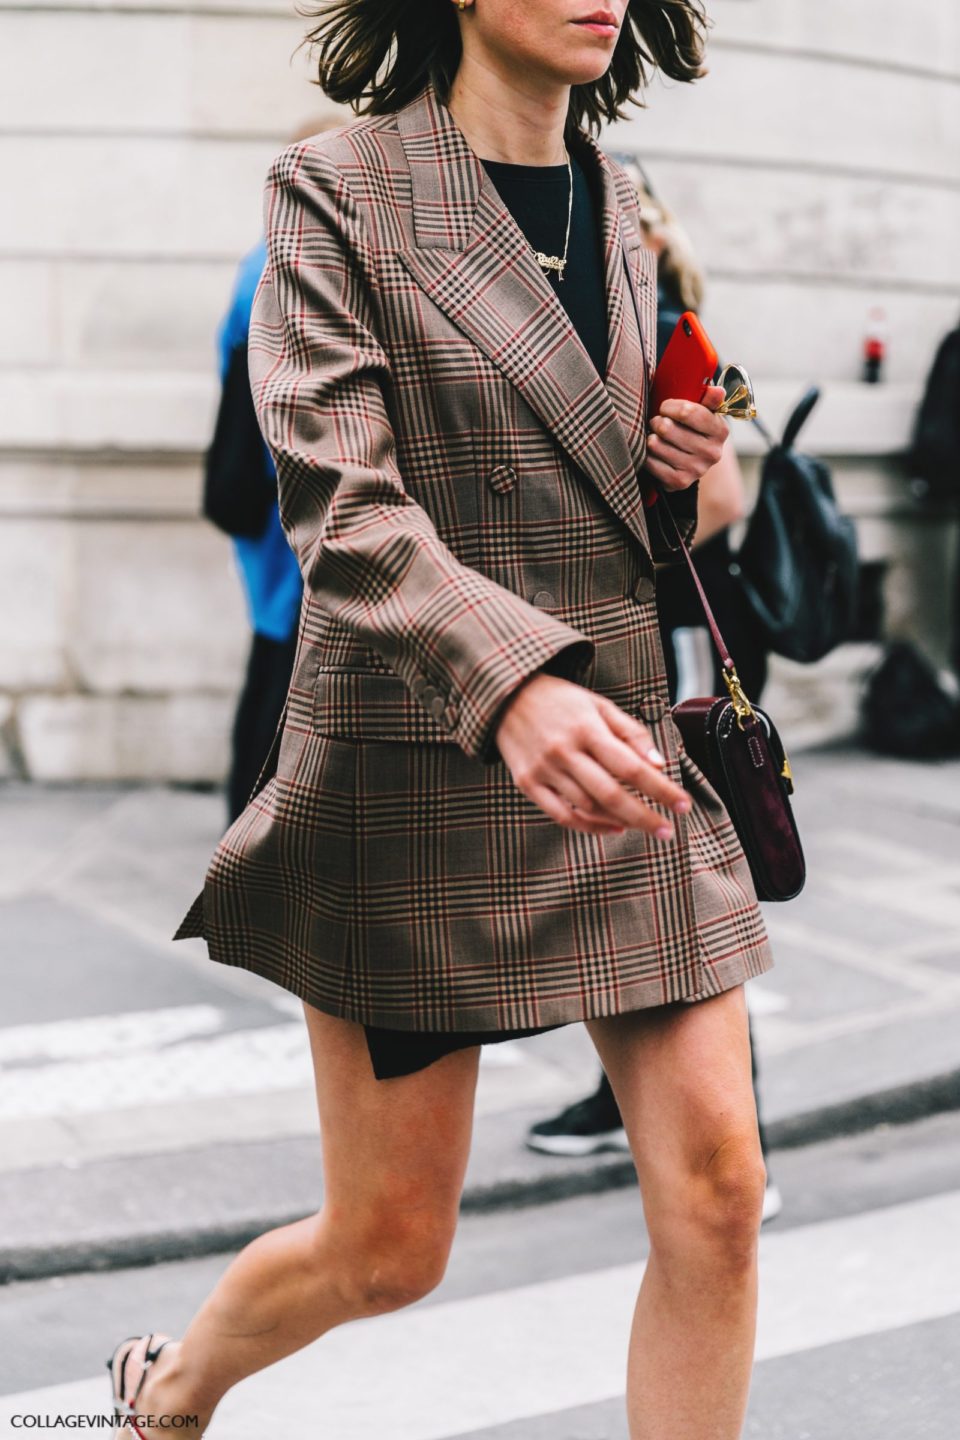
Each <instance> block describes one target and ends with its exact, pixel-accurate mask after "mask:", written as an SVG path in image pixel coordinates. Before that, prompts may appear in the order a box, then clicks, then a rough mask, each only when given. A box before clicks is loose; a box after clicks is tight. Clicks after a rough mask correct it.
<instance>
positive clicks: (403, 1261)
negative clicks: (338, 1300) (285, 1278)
mask: <svg viewBox="0 0 960 1440" xmlns="http://www.w3.org/2000/svg"><path fill="white" fill-rule="evenodd" d="M317 1218H318V1239H319V1245H318V1260H319V1262H320V1266H321V1268H322V1269H323V1270H324V1271H325V1272H326V1275H327V1278H328V1279H329V1278H331V1265H332V1269H333V1271H334V1273H335V1277H336V1283H337V1286H338V1288H339V1290H340V1292H341V1295H342V1297H343V1300H344V1304H345V1307H346V1309H347V1310H348V1311H349V1313H351V1314H353V1315H356V1316H358V1317H360V1316H364V1315H380V1314H384V1313H386V1312H387V1311H390V1310H399V1309H402V1307H403V1306H405V1305H412V1304H413V1303H414V1301H416V1300H421V1299H423V1297H424V1296H425V1295H428V1294H429V1293H430V1292H431V1291H432V1290H435V1289H436V1288H437V1286H438V1285H439V1284H440V1282H441V1280H442V1279H443V1277H444V1274H445V1273H446V1268H447V1260H448V1258H449V1255H450V1249H451V1246H452V1244H453V1237H454V1233H455V1230H456V1212H454V1213H453V1214H451V1213H450V1211H449V1209H448V1208H447V1207H439V1206H438V1207H436V1208H433V1207H432V1206H430V1205H429V1204H427V1205H424V1206H420V1207H417V1208H416V1209H415V1210H410V1209H405V1208H403V1207H401V1208H398V1207H396V1206H395V1205H393V1204H391V1203H390V1200H389V1197H385V1198H384V1201H383V1202H381V1203H378V1204H376V1205H373V1206H368V1207H366V1208H365V1210H363V1211H362V1212H359V1213H356V1214H354V1215H352V1216H350V1217H346V1216H342V1217H341V1218H340V1221H339V1223H338V1222H337V1218H336V1217H331V1216H330V1215H328V1214H326V1212H325V1211H321V1212H320V1215H319V1216H318V1217H317Z"/></svg>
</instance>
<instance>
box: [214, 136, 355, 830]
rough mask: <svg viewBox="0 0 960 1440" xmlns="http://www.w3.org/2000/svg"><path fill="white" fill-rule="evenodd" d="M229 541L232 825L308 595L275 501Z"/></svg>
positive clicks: (226, 333)
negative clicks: (234, 591) (238, 659)
mask: <svg viewBox="0 0 960 1440" xmlns="http://www.w3.org/2000/svg"><path fill="white" fill-rule="evenodd" d="M341 123H342V121H341V120H340V119H339V118H334V119H330V118H329V117H328V118H327V119H325V120H322V119H318V118H316V117H314V118H313V119H312V120H308V121H306V122H305V123H304V124H303V125H301V126H300V128H299V129H298V130H296V131H294V133H293V134H292V135H291V136H290V141H291V142H293V141H296V140H305V139H306V138H307V137H308V136H310V135H316V134H317V133H318V132H319V131H321V130H329V129H331V128H333V127H334V126H336V125H338V124H341ZM266 261H267V247H266V240H265V239H264V238H261V239H260V240H259V241H258V242H257V244H256V245H254V246H253V248H252V249H251V250H249V251H247V253H246V254H245V255H244V256H243V258H242V260H241V261H240V263H239V265H238V267H237V272H236V277H235V279H234V285H233V292H232V294H231V296H230V303H229V306H228V309H227V312H226V314H225V315H224V317H223V320H222V321H221V323H220V327H219V330H218V333H217V350H218V355H219V361H220V382H221V385H224V383H225V381H226V378H227V373H228V371H229V369H230V365H231V361H237V360H238V359H239V362H240V363H241V364H242V367H243V370H244V373H246V351H247V338H248V334H249V330H250V310H251V307H252V305H253V297H254V294H255V293H256V289H257V285H258V284H259V282H260V276H261V275H262V273H263V268H264V266H265V264H266ZM238 351H239V352H241V354H240V355H239V356H238V355H237V352H238ZM250 403H251V405H252V400H251V402H250ZM261 440H262V437H261ZM262 450H263V466H264V474H265V476H266V477H267V479H268V480H269V483H270V486H271V488H272V490H273V492H274V494H275V492H276V484H277V472H276V467H275V465H274V462H273V456H272V455H271V453H270V449H269V447H268V445H267V444H266V441H263V440H262ZM231 543H232V544H233V548H234V556H235V559H236V564H237V571H238V573H239V576H240V581H241V584H242V586H243V592H244V596H245V599H246V604H247V614H248V616H249V620H250V628H251V630H252V632H253V633H252V638H251V643H250V650H249V653H248V656H247V668H246V674H245V676H244V681H243V686H242V688H241V691H240V697H239V700H238V702H237V708H236V712H235V714H234V719H233V729H232V734H231V756H230V770H229V774H228V776H227V786H226V792H227V794H226V798H227V818H228V824H232V823H233V821H234V820H235V819H236V818H237V816H238V815H239V814H240V813H241V811H242V810H243V807H244V806H245V805H246V803H247V800H248V799H249V797H250V793H251V791H252V790H253V787H254V785H255V783H256V780H257V776H258V775H259V773H260V769H261V767H262V765H263V762H264V760H265V759H266V756H267V752H268V750H269V748H270V742H271V741H272V740H273V736H274V733H275V731H276V728H277V725H278V724H279V721H280V713H281V711H282V709H283V704H284V701H285V700H286V697H287V690H288V689H289V686H290V676H291V673H292V670H293V660H294V655H295V653H296V648H297V622H298V619H299V615H300V602H301V598H302V595H303V577H302V575H301V573H300V566H299V564H298V562H297V557H296V555H295V554H294V552H293V551H292V550H291V548H290V545H289V542H288V540H287V537H286V535H285V533H284V530H283V526H282V525H281V523H280V511H279V507H278V504H277V501H276V499H273V500H272V503H271V504H270V506H269V508H268V511H267V518H266V524H265V526H264V528H263V530H262V531H261V533H260V534H259V535H257V536H254V537H251V536H245V535H232V536H231Z"/></svg>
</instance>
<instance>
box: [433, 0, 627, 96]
mask: <svg viewBox="0 0 960 1440" xmlns="http://www.w3.org/2000/svg"><path fill="white" fill-rule="evenodd" d="M469 4H470V12H469V13H468V12H465V13H464V14H463V16H462V17H461V34H462V35H463V43H464V51H465V53H467V54H469V56H470V58H471V60H476V61H478V62H480V63H486V64H489V65H494V66H496V68H497V70H500V71H504V72H512V73H515V74H517V75H518V76H523V77H525V78H526V79H527V80H533V81H534V82H536V81H537V80H538V79H539V80H543V81H547V82H550V83H553V84H563V85H587V84H589V83H590V82H591V81H593V80H598V79H599V78H600V76H601V75H603V74H605V72H606V70H607V69H608V67H609V65H610V61H611V60H612V59H613V51H614V47H615V46H616V43H617V40H618V38H619V35H620V27H621V25H622V23H623V18H624V16H625V14H626V11H627V5H628V0H599V3H598V0H522V3H518V0H469Z"/></svg>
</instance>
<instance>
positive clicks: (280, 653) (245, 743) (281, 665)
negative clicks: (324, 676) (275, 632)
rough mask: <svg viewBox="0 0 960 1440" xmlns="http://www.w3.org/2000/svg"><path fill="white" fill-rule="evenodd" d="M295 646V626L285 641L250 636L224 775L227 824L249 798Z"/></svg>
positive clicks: (274, 726)
mask: <svg viewBox="0 0 960 1440" xmlns="http://www.w3.org/2000/svg"><path fill="white" fill-rule="evenodd" d="M296 649H297V630H296V627H294V630H293V634H292V635H291V636H290V638H289V640H271V639H270V638H269V636H267V635H257V634H254V636H253V641H252V643H251V645H250V654H249V656H248V657H247V673H246V676H245V677H244V682H243V689H242V690H241V691H240V699H239V701H238V702H237V710H236V714H235V715H234V720H233V735H232V739H231V746H232V753H231V759H230V774H229V776H228V777H227V812H228V823H229V824H232V823H233V821H234V820H236V818H237V816H238V815H239V814H240V812H241V811H242V810H243V808H244V806H245V805H246V803H247V801H248V800H249V798H250V792H251V790H252V789H253V787H254V785H255V784H256V782H257V776H258V775H259V774H260V771H261V769H262V767H263V762H264V760H266V758H267V751H268V750H269V749H270V742H271V741H272V739H273V737H274V734H275V733H276V729H277V724H278V722H279V720H280V712H281V710H282V709H283V702H284V701H285V700H286V698H287V691H288V689H289V688H290V676H291V674H292V673H293V659H294V655H295V654H296Z"/></svg>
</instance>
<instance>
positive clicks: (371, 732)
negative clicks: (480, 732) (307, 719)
mask: <svg viewBox="0 0 960 1440" xmlns="http://www.w3.org/2000/svg"><path fill="white" fill-rule="evenodd" d="M313 728H314V730H315V731H316V732H317V734H319V735H333V736H336V737H337V738H339V739H344V740H404V741H409V742H420V743H423V742H424V741H434V742H439V743H441V744H445V745H452V744H456V743H457V742H456V740H455V739H454V737H453V735H452V734H451V733H450V729H449V727H448V726H447V725H446V724H445V723H444V722H442V721H439V720H435V719H434V718H433V717H432V716H431V715H430V714H428V712H427V711H426V710H425V709H424V707H423V705H422V704H421V703H420V701H419V700H417V699H416V697H415V696H414V695H413V694H412V692H411V691H410V689H409V687H408V686H407V685H406V684H405V682H404V681H403V680H401V678H400V676H399V675H394V674H382V673H379V672H378V671H376V670H360V669H355V670H348V669H337V670H324V669H322V668H321V669H320V670H319V671H318V672H317V681H316V686H315V688H314V692H313Z"/></svg>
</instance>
